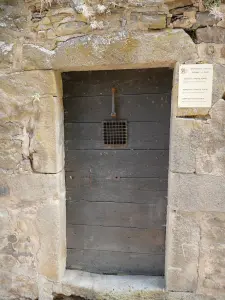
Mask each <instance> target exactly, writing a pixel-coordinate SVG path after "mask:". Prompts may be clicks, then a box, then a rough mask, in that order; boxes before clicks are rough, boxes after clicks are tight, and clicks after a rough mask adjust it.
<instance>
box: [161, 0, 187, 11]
mask: <svg viewBox="0 0 225 300" xmlns="http://www.w3.org/2000/svg"><path fill="white" fill-rule="evenodd" d="M164 3H165V4H166V5H168V7H169V9H173V8H176V7H183V6H188V5H191V4H192V1H191V0H165V1H164Z"/></svg>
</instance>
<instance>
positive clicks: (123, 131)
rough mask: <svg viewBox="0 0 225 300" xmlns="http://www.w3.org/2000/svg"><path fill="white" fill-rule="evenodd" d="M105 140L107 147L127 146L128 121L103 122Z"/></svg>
mask: <svg viewBox="0 0 225 300" xmlns="http://www.w3.org/2000/svg"><path fill="white" fill-rule="evenodd" d="M102 123H103V124H102V125H103V139H104V144H105V145H126V144H127V121H125V120H109V121H103V122H102Z"/></svg>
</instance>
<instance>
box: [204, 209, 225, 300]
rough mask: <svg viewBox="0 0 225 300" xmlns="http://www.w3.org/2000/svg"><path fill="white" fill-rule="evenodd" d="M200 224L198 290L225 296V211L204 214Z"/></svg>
mask: <svg viewBox="0 0 225 300" xmlns="http://www.w3.org/2000/svg"><path fill="white" fill-rule="evenodd" d="M200 224H201V241H200V249H201V250H200V261H199V280H198V292H199V293H202V294H208V295H217V296H218V298H216V299H219V296H221V297H222V295H223V297H225V263H224V253H225V213H207V214H203V215H202V217H201V220H200ZM222 299H223V298H222Z"/></svg>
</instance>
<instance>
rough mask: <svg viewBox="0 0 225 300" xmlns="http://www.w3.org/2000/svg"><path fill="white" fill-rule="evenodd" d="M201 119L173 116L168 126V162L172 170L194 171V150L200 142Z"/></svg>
mask: <svg viewBox="0 0 225 300" xmlns="http://www.w3.org/2000/svg"><path fill="white" fill-rule="evenodd" d="M202 126H203V125H202V121H199V120H194V119H181V118H174V119H172V120H171V127H170V162H169V167H170V170H171V171H172V172H181V173H194V172H195V171H196V151H197V147H198V145H199V144H200V143H201V141H200V137H201V133H202Z"/></svg>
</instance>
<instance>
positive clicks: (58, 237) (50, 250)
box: [37, 199, 66, 281]
mask: <svg viewBox="0 0 225 300" xmlns="http://www.w3.org/2000/svg"><path fill="white" fill-rule="evenodd" d="M37 224H38V231H39V240H40V250H39V252H38V261H39V264H38V271H39V274H41V275H43V276H45V277H46V278H48V279H49V280H56V281H58V280H61V278H62V276H63V274H64V271H65V266H66V207H65V201H64V200H63V199H61V200H58V201H53V202H49V203H47V204H45V205H43V206H42V207H41V208H40V209H39V210H38V214H37Z"/></svg>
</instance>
